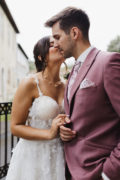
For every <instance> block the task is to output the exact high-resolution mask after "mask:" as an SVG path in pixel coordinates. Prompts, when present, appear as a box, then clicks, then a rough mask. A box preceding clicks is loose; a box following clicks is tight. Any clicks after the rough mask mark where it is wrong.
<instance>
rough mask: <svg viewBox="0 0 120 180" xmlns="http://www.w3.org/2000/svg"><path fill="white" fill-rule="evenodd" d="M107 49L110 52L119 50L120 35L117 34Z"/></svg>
mask: <svg viewBox="0 0 120 180" xmlns="http://www.w3.org/2000/svg"><path fill="white" fill-rule="evenodd" d="M107 50H108V51H110V52H120V36H117V37H116V38H115V39H114V40H112V41H111V42H110V44H109V45H108V48H107Z"/></svg>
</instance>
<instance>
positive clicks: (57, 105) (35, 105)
mask: <svg viewBox="0 0 120 180" xmlns="http://www.w3.org/2000/svg"><path fill="white" fill-rule="evenodd" d="M53 43H54V41H53V39H52V38H50V37H44V38H42V39H40V40H39V41H38V42H37V44H36V45H35V47H34V51H33V53H34V58H35V65H36V69H37V73H35V74H34V75H30V76H28V77H26V78H24V79H23V80H22V82H21V83H20V85H19V87H18V89H17V92H16V94H15V97H14V101H13V107H12V115H11V131H12V134H13V135H14V136H18V137H20V140H19V142H18V144H17V145H16V147H15V148H14V150H13V155H12V158H11V162H10V166H9V169H8V174H7V177H6V180H65V162H64V153H63V147H62V142H61V140H60V138H59V135H58V131H59V127H60V126H61V125H63V123H64V118H65V117H66V116H65V114H64V108H63V97H64V88H65V86H64V84H63V83H62V82H61V81H60V77H59V70H60V66H61V64H62V63H63V62H64V58H63V56H62V54H60V52H59V50H58V49H57V48H54V47H53Z"/></svg>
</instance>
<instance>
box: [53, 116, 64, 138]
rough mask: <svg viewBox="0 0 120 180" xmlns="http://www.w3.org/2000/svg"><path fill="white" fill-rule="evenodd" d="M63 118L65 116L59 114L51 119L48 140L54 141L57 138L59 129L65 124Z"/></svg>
mask: <svg viewBox="0 0 120 180" xmlns="http://www.w3.org/2000/svg"><path fill="white" fill-rule="evenodd" d="M65 117H66V115H65V114H59V115H58V116H57V117H56V118H54V119H53V121H52V125H51V128H50V139H54V138H55V137H56V136H57V134H58V129H59V127H60V126H61V125H63V124H64V122H65Z"/></svg>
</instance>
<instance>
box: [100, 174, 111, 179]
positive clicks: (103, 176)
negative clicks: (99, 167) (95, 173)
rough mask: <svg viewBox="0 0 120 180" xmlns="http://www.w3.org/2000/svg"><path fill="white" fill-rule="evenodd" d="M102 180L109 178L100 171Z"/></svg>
mask: <svg viewBox="0 0 120 180" xmlns="http://www.w3.org/2000/svg"><path fill="white" fill-rule="evenodd" d="M102 178H103V180H110V179H109V178H108V177H107V176H106V175H105V174H104V173H102Z"/></svg>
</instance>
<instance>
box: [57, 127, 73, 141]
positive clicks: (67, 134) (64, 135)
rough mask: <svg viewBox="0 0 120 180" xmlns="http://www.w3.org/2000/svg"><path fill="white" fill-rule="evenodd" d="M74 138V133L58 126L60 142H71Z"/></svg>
mask: <svg viewBox="0 0 120 180" xmlns="http://www.w3.org/2000/svg"><path fill="white" fill-rule="evenodd" d="M75 136H76V132H75V131H72V130H71V129H70V128H67V127H65V126H60V137H61V139H62V141H71V140H72V139H73V138H74V137H75Z"/></svg>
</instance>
